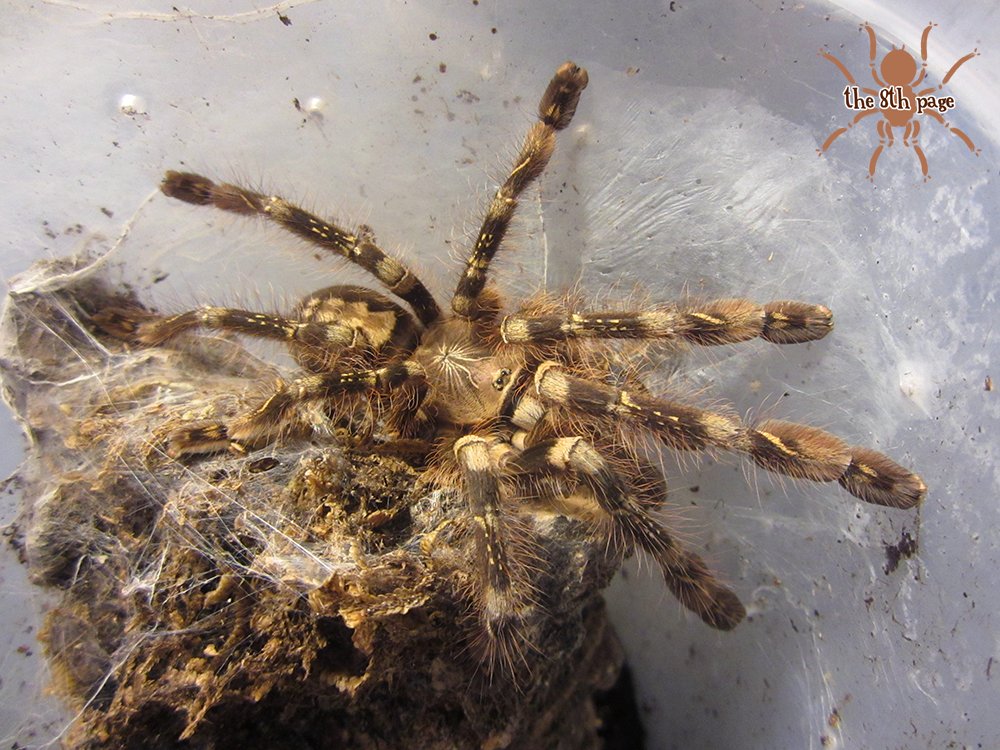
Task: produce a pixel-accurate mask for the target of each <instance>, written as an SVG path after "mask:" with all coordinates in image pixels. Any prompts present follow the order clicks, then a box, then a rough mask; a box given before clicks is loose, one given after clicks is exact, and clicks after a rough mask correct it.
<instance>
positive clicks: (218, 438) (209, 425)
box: [166, 422, 247, 459]
mask: <svg viewBox="0 0 1000 750" xmlns="http://www.w3.org/2000/svg"><path fill="white" fill-rule="evenodd" d="M166 451H167V455H168V456H169V457H170V458H173V459H179V458H183V457H185V456H197V455H202V454H206V453H221V452H223V451H231V452H233V453H236V454H240V455H243V454H245V453H247V449H246V447H245V446H244V445H243V444H242V443H239V442H237V441H234V440H231V439H230V437H229V430H228V428H227V427H226V425H224V424H223V423H222V422H204V423H201V424H194V425H189V426H186V427H180V428H178V429H175V430H173V431H172V432H171V433H170V434H169V436H168V437H167V448H166Z"/></svg>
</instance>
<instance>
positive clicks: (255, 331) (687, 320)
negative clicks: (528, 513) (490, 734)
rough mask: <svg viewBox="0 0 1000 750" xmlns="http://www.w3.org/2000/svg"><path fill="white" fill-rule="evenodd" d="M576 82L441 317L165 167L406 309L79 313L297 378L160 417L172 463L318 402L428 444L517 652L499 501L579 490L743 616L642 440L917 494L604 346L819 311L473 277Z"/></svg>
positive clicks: (739, 336) (205, 197) (375, 253)
mask: <svg viewBox="0 0 1000 750" xmlns="http://www.w3.org/2000/svg"><path fill="white" fill-rule="evenodd" d="M586 86H587V73H586V71H585V70H584V69H582V68H580V67H578V66H577V65H575V64H573V63H572V62H567V63H565V64H564V65H562V66H561V67H560V68H559V69H558V70H557V71H556V73H555V76H554V77H553V78H552V81H551V82H550V83H549V85H548V88H547V89H546V91H545V93H544V95H543V96H542V99H541V103H540V105H539V108H538V119H537V122H535V123H534V124H533V125H532V126H531V128H530V130H529V131H528V135H527V137H526V138H525V141H524V144H523V146H522V147H521V150H520V152H519V154H518V156H517V158H516V160H515V163H514V166H513V168H512V169H511V170H510V172H509V174H508V176H507V178H506V180H505V181H504V182H503V184H502V185H501V186H500V187H499V188H498V189H497V191H496V193H495V195H494V196H493V198H492V200H491V201H490V203H489V206H488V207H487V209H486V213H485V218H484V219H483V222H482V226H481V229H480V231H479V233H478V234H477V235H476V240H475V245H474V248H473V250H472V252H471V254H470V256H469V259H468V261H467V263H466V266H465V270H464V272H463V273H462V276H461V279H460V280H459V283H458V286H457V288H456V290H455V293H454V295H453V296H452V299H451V310H450V312H445V311H442V310H441V309H440V308H439V306H438V304H437V303H436V301H435V300H434V298H433V297H432V296H431V294H430V293H429V292H428V290H427V288H426V287H425V286H424V285H423V284H422V283H421V282H420V280H419V279H417V278H416V276H414V275H413V274H412V273H411V272H410V271H409V270H408V269H407V268H406V267H405V266H404V265H403V264H402V263H401V262H400V261H398V260H396V259H395V258H393V257H392V256H390V255H388V254H386V253H385V252H384V251H383V250H381V249H380V248H379V247H378V246H377V245H376V243H375V240H374V237H373V235H372V233H371V231H370V230H368V229H367V228H364V229H360V230H356V231H351V230H347V229H344V228H342V227H340V226H338V225H336V224H335V223H333V222H328V221H324V220H322V219H320V218H318V217H316V216H314V215H312V214H310V213H308V212H306V211H304V210H303V209H301V208H298V207H297V206H295V205H292V204H291V203H289V202H287V201H285V200H284V199H282V198H280V197H277V196H273V195H264V194H261V193H257V192H253V191H250V190H247V189H244V188H241V187H238V186H235V185H228V184H217V183H214V182H212V181H211V180H209V179H207V178H205V177H202V176H200V175H196V174H191V173H179V172H168V173H167V174H166V177H165V178H164V180H163V184H162V190H163V192H164V193H165V194H167V195H168V196H171V197H173V198H177V199H180V200H182V201H185V202H187V203H193V204H206V205H213V206H215V207H216V208H220V209H223V210H225V211H229V212H234V213H238V214H245V215H257V216H261V217H263V218H265V219H268V220H270V221H272V222H275V223H277V224H278V225H280V226H282V227H284V228H285V229H286V230H288V231H290V232H292V233H293V234H296V235H298V236H299V237H301V238H302V239H304V240H306V241H307V242H309V243H312V244H313V245H316V246H319V247H321V248H323V249H325V250H328V251H330V252H332V253H334V254H335V255H339V256H342V257H344V258H346V259H347V260H349V261H351V262H353V263H356V264H358V265H360V266H361V267H363V268H364V269H366V270H367V271H369V272H370V273H371V274H372V275H373V276H374V277H375V278H376V279H377V280H378V281H379V282H381V284H382V285H383V287H384V288H385V289H386V290H387V291H388V292H390V293H391V294H393V295H394V296H396V297H397V298H399V299H401V300H403V301H405V302H406V303H408V305H409V307H410V308H411V309H412V313H411V312H409V311H407V310H405V309H404V308H403V307H402V306H401V305H399V304H397V303H396V302H393V301H391V300H390V299H389V298H388V297H387V296H386V295H384V294H380V293H378V292H375V291H372V290H369V289H365V288H362V287H353V286H335V287H330V288H328V289H325V290H322V291H320V292H317V293H315V294H312V295H310V296H308V297H307V298H306V299H305V300H303V302H301V303H300V305H299V306H298V308H297V310H296V311H295V312H294V313H293V314H292V315H290V316H289V317H283V316H277V315H270V314H261V313H257V312H249V311H245V310H238V309H231V308H221V307H203V308H200V309H196V310H191V311H188V312H182V313H180V314H177V315H169V316H163V315H157V314H154V313H150V312H146V311H143V310H138V309H131V308H114V309H105V310H102V311H100V312H99V313H98V314H97V315H96V316H95V320H96V323H97V325H98V326H99V327H100V328H102V329H103V330H105V331H106V332H109V333H112V334H114V335H116V336H118V337H120V338H123V339H125V340H127V341H129V342H131V343H132V344H135V345H145V346H156V345H161V344H163V343H165V342H167V341H168V340H170V339H174V338H175V337H177V336H180V335H182V334H184V333H185V332H186V331H189V330H191V329H196V328H201V329H214V330H226V331H235V332H238V333H242V334H246V335H250V336H260V337H267V338H272V339H277V340H280V341H284V342H286V343H287V344H288V346H289V347H290V349H291V351H292V353H293V355H294V356H295V358H296V361H297V362H298V364H299V365H300V366H301V368H302V369H303V370H304V371H305V373H304V374H303V375H302V376H301V377H298V378H296V379H294V380H291V381H290V382H286V383H284V384H281V385H279V386H277V387H275V389H274V391H273V393H271V395H270V396H268V397H267V398H266V399H264V400H263V401H261V402H260V403H258V404H257V405H256V406H255V407H253V408H251V409H249V410H248V411H246V412H245V413H242V414H237V415H235V416H233V417H232V418H229V419H226V420H220V421H217V422H210V423H196V424H184V425H180V426H176V427H175V428H174V429H173V430H172V432H171V433H170V435H169V438H168V440H167V445H166V450H167V452H168V453H169V454H170V455H171V456H173V457H176V458H181V457H185V456H190V455H195V454H204V453H212V452H217V451H225V450H229V451H236V452H244V451H247V450H250V449H252V448H255V447H259V446H262V445H266V444H267V443H270V442H273V441H276V440H287V439H293V438H294V437H295V435H293V434H291V433H293V432H294V433H296V434H297V433H298V432H299V430H298V427H301V424H302V420H301V419H300V416H301V415H300V413H301V411H302V410H303V407H304V405H306V404H307V403H313V404H316V403H320V404H323V405H324V407H325V408H326V413H327V414H328V415H330V417H331V418H332V419H341V420H344V419H349V420H350V423H351V424H352V426H353V428H354V429H355V430H368V431H369V432H371V433H372V434H377V435H380V436H381V437H382V439H384V440H386V441H388V442H390V443H391V442H392V441H398V442H400V443H402V442H404V441H406V442H408V443H411V442H423V443H425V444H426V445H427V446H429V447H428V450H427V452H426V456H425V461H424V464H423V465H424V466H425V467H426V472H427V474H426V476H427V477H428V481H430V482H432V483H435V484H437V485H438V486H452V487H455V488H457V489H458V490H459V491H460V492H461V493H462V494H463V495H464V496H465V498H466V499H467V508H468V517H467V518H466V519H465V523H466V524H467V525H468V527H469V528H470V529H471V533H472V535H473V537H474V543H473V545H472V547H473V548H474V550H475V557H476V560H475V568H476V573H477V576H476V577H477V579H478V585H477V586H476V604H477V612H478V621H479V623H480V626H481V628H482V632H483V634H484V639H485V641H486V642H487V644H488V645H489V646H490V650H491V653H492V654H494V655H497V656H500V657H506V656H508V655H509V654H511V653H515V652H516V649H517V644H516V643H515V641H516V639H517V638H518V630H519V624H520V622H521V620H522V612H523V611H524V610H525V608H526V607H527V606H528V604H529V603H530V600H531V595H532V593H531V592H532V586H531V581H530V576H531V566H530V561H529V563H528V564H526V562H525V561H524V560H522V559H520V557H521V556H522V554H521V552H520V550H524V549H526V548H529V547H528V545H524V544H518V543H516V542H517V539H516V538H515V537H516V536H517V535H516V534H515V532H514V531H513V529H514V528H515V527H517V524H516V523H513V518H512V516H513V515H514V514H516V510H513V509H512V508H511V503H510V502H509V500H510V499H511V498H514V497H520V498H522V499H523V498H526V497H529V498H530V499H531V500H532V501H535V502H537V501H541V500H543V499H544V496H545V495H546V494H548V495H553V494H559V493H562V494H564V495H567V494H569V493H578V494H580V495H581V496H584V497H588V498H590V501H589V502H590V503H591V505H592V510H593V513H594V514H595V515H596V516H597V517H599V518H600V519H601V521H602V523H601V524H600V525H599V528H602V529H603V531H604V533H606V534H607V535H608V538H609V540H611V541H612V542H614V543H615V544H620V545H623V548H624V549H625V550H626V551H631V550H633V549H639V550H641V551H643V552H645V553H646V554H648V555H649V556H651V557H652V558H653V559H654V560H655V561H656V562H657V564H658V565H659V567H660V568H661V570H662V572H663V576H664V579H665V581H666V583H667V585H668V586H669V588H670V589H671V591H672V592H673V593H674V594H675V595H676V596H677V598H678V599H680V601H681V602H682V603H683V604H684V606H686V607H687V608H689V609H691V610H692V611H694V612H695V613H697V614H698V615H699V616H700V617H701V619H702V620H704V621H705V622H706V623H708V624H709V625H711V626H712V627H715V628H719V629H722V630H729V629H731V628H733V627H734V626H736V625H737V624H738V623H739V622H740V621H741V620H742V619H743V617H744V616H745V609H744V607H743V605H742V604H741V603H740V600H739V599H738V598H737V596H736V595H735V594H734V593H733V592H732V591H731V590H730V589H729V588H727V587H725V586H724V585H722V584H721V583H719V582H718V581H717V580H716V578H715V577H714V576H713V575H712V573H711V572H710V570H709V569H708V567H707V566H706V564H705V563H704V562H703V561H702V559H701V557H699V556H698V555H697V554H695V553H693V552H690V551H688V550H686V549H684V548H683V547H682V546H680V545H679V544H678V542H677V541H676V540H675V539H674V538H673V536H672V535H671V533H670V532H669V531H668V529H667V528H665V527H664V526H663V524H662V523H661V521H660V520H659V518H658V516H657V514H656V510H657V508H658V507H659V506H660V505H662V503H663V501H664V499H665V497H666V483H665V481H664V480H663V478H662V476H661V475H660V472H659V471H658V470H656V469H654V468H653V465H652V462H651V460H650V458H651V456H650V445H651V444H652V445H654V446H655V445H661V446H662V445H665V446H667V447H669V448H671V449H674V450H679V451H714V450H723V451H731V452H735V453H739V454H743V455H745V456H747V457H748V458H749V459H750V460H751V461H753V462H754V463H755V464H757V465H758V466H761V467H763V468H765V469H768V470H769V471H773V472H777V473H780V474H784V475H788V476H791V477H796V478H801V479H810V480H813V481H817V482H838V483H839V484H840V485H841V486H842V487H843V488H844V489H846V490H847V491H848V492H850V493H851V494H853V495H854V496H855V497H858V498H860V499H861V500H864V501H866V502H869V503H875V504H879V505H885V506H889V507H892V508H912V507H914V506H915V505H917V504H918V503H919V502H920V501H921V499H922V498H923V496H924V493H925V486H924V483H923V481H922V480H921V479H920V477H918V476H917V475H916V474H913V473H911V472H910V471H908V470H906V469H904V468H903V467H901V466H900V465H898V464H897V463H895V462H894V461H893V460H891V459H890V458H888V457H887V456H884V455H882V454H881V453H878V452H876V451H874V450H871V449H868V448H861V447H854V446H851V445H849V444H847V443H845V442H844V441H842V440H840V439H839V438H837V437H835V436H833V435H831V434H830V433H828V432H825V431H823V430H820V429H817V428H815V427H809V426H806V425H801V424H794V423H790V422H784V421H778V420H767V421H764V422H761V423H758V424H754V425H750V424H747V423H745V422H743V421H742V420H740V419H739V418H738V417H737V416H735V415H734V414H732V413H731V412H729V411H726V410H715V411H712V410H706V409H702V408H699V407H697V406H695V405H692V404H688V403H684V402H682V401H679V400H675V399H672V398H670V397H669V396H662V395H655V394H653V393H651V392H650V391H649V390H648V389H647V388H646V387H645V385H644V384H643V380H642V375H643V372H642V367H641V366H635V364H634V362H631V361H626V360H625V357H624V355H623V354H622V353H621V350H620V346H621V344H622V342H620V341H616V340H620V339H645V340H668V341H674V342H676V343H678V344H687V345H702V346H711V345H722V344H733V343H737V342H741V341H747V340H750V339H754V338H763V339H765V340H766V341H769V342H771V343H774V344H793V343H801V342H807V341H815V340H817V339H820V338H823V337H824V336H826V335H827V334H828V333H829V332H830V330H831V329H832V327H833V322H832V316H831V313H830V311H829V310H828V309H827V308H826V307H823V306H822V305H817V304H810V303H806V302H795V301H776V302H769V303H766V304H758V303H755V302H751V301H749V300H746V299H720V300H712V301H704V302H700V303H683V304H668V303H664V304H657V305H654V306H649V307H646V308H644V309H637V310H598V311H595V310H584V309H579V308H578V307H577V306H576V305H574V304H572V303H571V302H569V301H567V300H565V299H562V298H556V297H553V296H545V295H540V296H537V297H535V298H533V299H531V300H529V301H527V302H525V303H523V304H522V305H521V306H520V307H519V308H516V309H513V310H505V306H504V304H503V302H502V298H501V296H500V294H499V293H498V292H497V291H496V289H495V288H494V287H493V286H492V285H489V284H487V278H488V271H489V267H490V263H491V261H492V259H493V257H494V255H495V254H496V252H497V251H498V250H500V248H501V247H503V244H504V236H505V234H506V232H507V229H508V226H509V225H510V222H511V219H512V217H513V215H514V212H515V209H516V207H517V203H518V200H519V199H520V197H521V195H522V194H523V193H524V191H525V189H526V188H527V187H528V186H529V185H530V184H531V183H532V182H533V181H535V180H536V179H537V178H538V177H539V176H540V175H541V174H542V172H543V170H544V169H545V167H546V164H547V163H548V161H549V159H550V157H551V155H552V153H553V150H554V148H555V142H556V133H557V132H558V131H560V130H563V129H564V128H566V127H567V126H568V125H569V123H570V121H571V120H572V118H573V115H574V112H575V110H576V108H577V104H578V102H579V99H580V95H581V93H582V92H583V90H584V88H586ZM622 371H624V372H626V373H628V374H626V375H621V374H620V373H621V372H622ZM613 372H614V373H618V374H616V375H615V376H612V373H613ZM358 414H362V415H363V418H362V419H359V417H358ZM644 438H646V439H644ZM648 438H652V441H650V440H649V439H648Z"/></svg>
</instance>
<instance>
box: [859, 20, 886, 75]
mask: <svg viewBox="0 0 1000 750" xmlns="http://www.w3.org/2000/svg"><path fill="white" fill-rule="evenodd" d="M863 28H864V30H865V31H867V32H868V67H869V68H870V69H871V73H872V78H873V79H874V80H875V83H877V84H878V86H879V88H883V89H884V88H885V84H884V83H883V82H882V79H881V78H879V77H878V73H877V72H876V71H875V53H876V51H877V48H878V40H877V39H876V38H875V29H873V28H872V27H871V24H869V23H866V24H865V25H864V26H863Z"/></svg>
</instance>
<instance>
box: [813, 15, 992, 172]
mask: <svg viewBox="0 0 1000 750" xmlns="http://www.w3.org/2000/svg"><path fill="white" fill-rule="evenodd" d="M935 26H937V24H936V23H929V24H927V28H926V29H924V33H923V36H922V37H921V39H920V59H921V60H922V64H921V66H920V70H919V74H918V71H917V61H916V60H914V59H913V55H911V54H910V53H909V52H907V51H906V47H905V46H904V47H903V48H902V49H896V48H895V47H893V48H892V49H891V50H890V51H889V52H887V53H886V54H885V57H883V58H882V62H881V64H880V65H879V71H881V73H882V75H881V77H879V74H878V72H876V70H875V48H876V44H877V42H876V38H875V30H874V29H873V28H872V27H871V25H870V24H867V23H866V24H864V26H862V28H863V29H864V30H865V31H867V32H868V42H869V43H868V58H869V63H868V66H869V67H870V68H871V73H872V78H873V79H874V80H875V83H876V84H878V86H879V88H878V89H877V90H876V89H869V88H862V87H860V86H858V84H857V81H855V80H854V76H852V75H851V72H850V71H849V70H848V69H847V66H846V65H844V63H842V62H841V61H840V60H838V59H837V58H836V57H835V56H834V55H832V54H831V53H830V52H828V51H826V50H824V49H821V50H820V52H819V54H820V56H822V57H824V58H826V59H827V60H829V61H830V62H832V63H833V64H834V65H836V66H837V70H839V71H840V72H841V73H843V74H844V77H845V78H846V79H847V82H848V85H847V86H845V87H844V105H845V106H846V107H847V108H848V109H851V110H855V111H857V113H858V114H857V115H855V116H854V119H853V120H852V121H851V122H850V124H849V125H847V126H846V127H841V128H837V129H836V130H834V131H833V132H832V133H830V135H829V136H828V137H827V139H826V141H825V142H824V143H823V145H822V146H821V147H820V148H818V149H816V153H817V154H819V155H820V156H822V155H823V154H824V153H826V151H827V149H829V148H830V146H831V145H833V142H834V141H835V140H837V138H839V137H840V136H841V135H843V134H844V133H846V132H847V131H848V130H850V129H851V128H853V127H854V126H855V125H857V124H858V122H860V121H861V120H862V119H864V118H865V117H868V116H869V115H874V114H877V113H881V114H882V117H883V119H881V120H879V121H878V123H877V124H876V126H875V129H876V130H877V131H878V146H877V147H876V148H875V151H873V152H872V158H871V161H870V162H869V163H868V179H869V180H874V179H875V167H876V165H877V164H878V158H879V156H881V155H882V149H883V148H885V147H886V146H888V147H890V148H891V147H892V145H893V143H895V139H894V137H893V133H892V129H893V128H894V127H895V128H904V130H903V146H905V147H907V148H910V147H912V148H913V151H914V153H916V155H917V159H918V160H919V161H920V171H921V172H922V173H923V176H924V182H926V181H927V180H929V179H930V176H929V175H928V174H927V157H926V156H925V155H924V151H923V149H922V148H920V144H919V143H918V142H917V138H918V136H919V135H920V121H919V120H917V119H914V115H928V116H929V117H932V118H933V119H935V120H937V121H938V122H939V123H941V124H942V125H944V126H945V127H946V128H948V130H950V131H951V132H952V133H953V134H955V135H956V136H958V137H959V138H961V139H962V142H963V143H964V144H965V145H966V146H968V147H969V151H971V152H972V153H974V154H975V155H976V156H979V154H980V149H978V148H976V146H975V144H974V143H973V142H972V139H971V138H969V136H967V135H966V134H965V133H964V132H962V131H961V130H959V129H958V128H955V127H952V125H951V123H949V122H948V121H947V120H945V119H944V117H943V116H942V115H943V114H944V113H945V112H947V111H948V110H949V109H953V108H954V107H955V98H954V97H952V96H942V97H937V96H935V94H936V93H937V92H938V91H940V90H941V89H943V88H944V87H945V86H946V85H947V84H948V81H950V80H951V77H952V76H953V75H955V73H956V71H957V70H958V69H959V68H960V67H961V66H962V65H963V64H964V63H966V62H968V61H969V60H971V59H972V58H973V57H977V56H978V55H979V50H978V49H974V50H972V52H970V53H969V54H967V55H966V56H965V57H963V58H961V59H960V60H958V61H957V62H956V63H955V64H954V65H952V66H951V69H950V70H949V71H948V73H947V74H946V75H945V77H944V80H942V81H941V85H940V86H936V87H934V86H932V87H930V88H926V89H922V90H920V91H914V88H916V87H917V86H919V85H920V83H921V81H923V80H924V76H926V75H927V37H928V36H930V33H931V29H932V28H934V27H935Z"/></svg>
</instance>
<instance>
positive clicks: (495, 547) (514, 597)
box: [453, 435, 532, 674]
mask: <svg viewBox="0 0 1000 750" xmlns="http://www.w3.org/2000/svg"><path fill="white" fill-rule="evenodd" d="M453 450H454V453H455V458H456V459H457V461H458V465H459V470H460V474H461V478H462V484H463V487H464V490H465V497H466V498H467V500H468V504H469V512H470V514H471V516H472V528H473V533H474V536H475V546H476V559H477V567H478V569H479V576H478V581H479V583H478V591H477V592H476V593H477V597H478V610H479V612H478V615H479V620H480V625H481V626H482V632H483V634H484V639H483V645H484V646H485V648H486V652H487V653H486V657H487V662H488V664H489V665H490V668H491V669H492V668H493V666H494V665H498V666H501V667H502V668H503V670H504V672H505V673H506V674H515V673H516V669H515V667H516V665H517V662H518V661H519V660H523V658H524V650H523V649H524V646H525V644H524V642H523V633H522V627H521V623H522V621H523V610H524V608H525V606H526V605H528V604H529V603H530V593H531V592H532V587H531V585H530V583H528V582H527V581H526V580H524V576H523V570H522V565H520V564H519V562H518V561H517V560H516V559H515V556H514V554H512V546H513V544H512V540H511V538H510V530H509V528H508V524H506V523H505V522H504V516H503V513H502V511H501V507H500V506H501V485H500V479H499V476H500V471H499V469H498V468H497V457H498V455H502V454H503V453H506V452H507V451H509V450H511V448H510V446H509V444H507V443H505V442H504V441H502V440H500V439H498V438H486V437H483V436H481V435H465V436H464V437H461V438H459V439H458V440H457V441H455V445H454V448H453Z"/></svg>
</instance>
